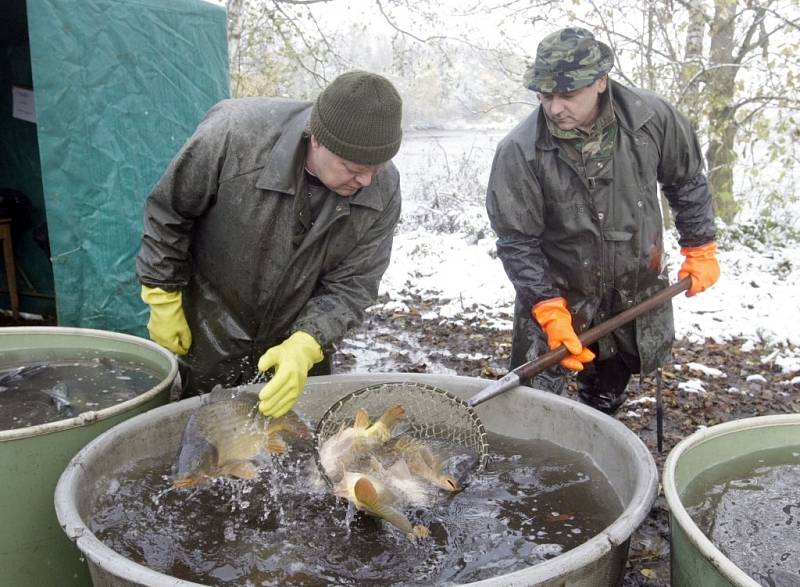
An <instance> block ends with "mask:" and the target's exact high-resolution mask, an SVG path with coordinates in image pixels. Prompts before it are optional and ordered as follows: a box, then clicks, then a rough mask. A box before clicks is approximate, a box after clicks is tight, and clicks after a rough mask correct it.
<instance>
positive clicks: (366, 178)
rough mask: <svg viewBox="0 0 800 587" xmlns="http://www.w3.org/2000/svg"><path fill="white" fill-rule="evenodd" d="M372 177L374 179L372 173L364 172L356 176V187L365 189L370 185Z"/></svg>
mask: <svg viewBox="0 0 800 587" xmlns="http://www.w3.org/2000/svg"><path fill="white" fill-rule="evenodd" d="M373 177H375V172H374V171H364V172H362V173H358V174H356V181H357V182H358V185H360V186H361V187H362V188H365V187H367V186H368V185H369V184H371V183H372V178H373Z"/></svg>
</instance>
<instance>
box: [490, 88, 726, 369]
mask: <svg viewBox="0 0 800 587" xmlns="http://www.w3.org/2000/svg"><path fill="white" fill-rule="evenodd" d="M609 81H610V83H609V88H610V91H611V92H612V98H613V100H612V103H613V105H614V112H615V116H616V119H617V123H618V125H619V128H618V132H617V136H616V139H615V141H616V142H615V147H614V151H613V154H612V155H611V156H610V157H606V158H597V159H594V160H589V161H586V162H585V163H586V172H585V174H582V173H580V171H579V170H578V169H577V168H576V166H575V164H574V163H573V162H572V161H571V160H570V159H569V157H568V156H567V154H566V153H563V152H562V150H561V147H560V145H559V142H558V140H557V139H555V138H554V137H553V136H552V135H551V134H550V132H549V131H548V129H547V124H546V121H545V118H544V113H543V111H542V109H541V108H539V109H537V111H535V112H534V113H533V114H532V115H530V116H529V117H528V118H527V119H525V120H524V121H522V122H521V123H520V124H519V125H518V126H517V127H516V128H515V129H513V130H512V131H511V132H510V133H509V134H508V135H507V136H506V137H505V138H504V139H503V140H502V141H501V142H500V144H499V145H498V147H497V151H496V154H495V159H494V163H493V166H492V172H491V176H490V179H489V187H488V191H487V202H486V205H487V210H488V213H489V217H490V220H491V223H492V227H493V228H494V231H495V233H496V234H497V236H498V241H497V252H498V255H499V256H500V258H501V259H502V261H503V264H504V267H505V269H506V272H507V274H508V275H509V278H510V279H511V282H512V283H513V284H514V287H515V289H516V292H517V304H516V312H515V314H516V315H515V342H517V340H521V338H518V336H517V332H516V331H517V329H519V328H523V327H527V328H532V327H533V319H532V318H531V315H530V311H531V307H532V306H533V305H534V304H536V303H538V302H540V301H542V300H545V299H548V298H552V297H555V296H564V297H565V298H566V299H567V301H568V303H569V307H570V310H571V311H572V314H573V325H574V326H575V330H576V331H577V332H579V333H580V332H582V331H583V330H586V329H587V328H588V327H590V326H591V325H592V324H594V323H600V322H603V321H605V320H606V319H608V318H609V317H611V316H613V315H615V314H618V313H619V312H621V311H623V310H625V309H626V308H628V307H630V306H632V305H634V304H636V303H638V302H640V301H642V300H644V299H645V298H647V297H649V296H651V295H653V294H654V293H655V292H657V291H658V290H660V289H662V288H664V287H666V286H667V285H669V278H668V276H667V274H666V267H665V258H664V243H663V234H662V233H663V230H662V220H661V211H660V205H659V199H658V190H657V183H660V184H661V186H662V190H663V192H664V195H665V196H666V198H667V200H668V201H669V204H670V207H671V208H672V211H673V214H674V218H675V225H676V228H677V230H678V232H679V234H680V244H681V245H682V246H697V245H702V244H705V243H707V242H709V241H711V240H713V239H714V236H715V229H714V219H713V211H712V205H711V194H710V193H709V191H708V187H707V184H706V178H705V175H704V173H703V158H702V154H701V151H700V146H699V144H698V142H697V137H696V136H695V133H694V132H693V130H692V129H691V126H690V124H689V122H688V120H687V119H686V118H685V117H683V116H682V115H681V114H679V113H678V112H677V111H676V110H675V109H674V108H673V107H672V106H671V105H670V104H668V103H667V102H665V101H664V100H663V99H661V98H660V97H658V96H657V95H655V94H653V93H651V92H647V91H644V90H639V89H632V88H627V87H625V86H622V85H620V84H618V83H616V82H613V81H611V80H609ZM673 338H674V326H673V321H672V306H671V304H669V303H667V304H665V305H664V306H662V307H661V308H660V309H657V310H654V311H653V312H650V313H649V314H647V315H645V316H642V317H640V318H639V319H637V320H636V323H635V328H627V329H623V330H621V331H618V332H617V333H616V334H615V335H611V336H608V337H605V338H604V339H602V340H601V341H600V342H599V345H598V346H599V356H598V359H599V360H603V359H605V358H608V357H610V356H612V355H613V354H614V353H616V352H618V347H619V346H622V347H623V348H624V349H625V350H628V351H629V352H631V353H632V354H634V355H635V354H636V353H638V356H639V359H640V361H641V370H642V372H644V373H647V372H650V371H652V370H653V369H655V368H656V367H657V366H658V365H660V364H661V363H662V362H663V361H665V360H666V359H667V358H668V357H669V355H670V351H671V347H672V341H673ZM522 352H523V354H524V352H525V351H524V350H523V351H522ZM517 356H519V354H518V353H517ZM516 362H517V363H520V362H522V361H521V360H517V361H516ZM512 366H514V365H512Z"/></svg>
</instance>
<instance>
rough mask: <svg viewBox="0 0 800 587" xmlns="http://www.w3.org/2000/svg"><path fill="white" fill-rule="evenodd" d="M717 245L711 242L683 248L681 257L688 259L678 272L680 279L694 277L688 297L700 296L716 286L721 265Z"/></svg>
mask: <svg viewBox="0 0 800 587" xmlns="http://www.w3.org/2000/svg"><path fill="white" fill-rule="evenodd" d="M716 252H717V243H715V242H713V241H712V242H710V243H706V244H704V245H700V246H699V247H683V248H681V255H683V256H684V257H686V259H684V261H683V265H681V268H680V271H678V279H683V278H684V277H687V276H691V277H692V285H691V287H690V288H689V291H687V292H686V296H687V297H692V296H695V295H697V294H699V293H700V292H701V291H705V290H707V289H708V288H709V287H711V286H712V285H714V284H715V283H716V282H717V279H719V263H717V255H716Z"/></svg>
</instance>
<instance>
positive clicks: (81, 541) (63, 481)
mask: <svg viewBox="0 0 800 587" xmlns="http://www.w3.org/2000/svg"><path fill="white" fill-rule="evenodd" d="M332 378H333V379H334V381H335V382H345V381H348V380H349V381H352V382H361V381H363V382H364V385H365V386H366V385H369V384H371V383H374V382H390V381H424V382H431V381H432V380H434V379H438V380H439V381H442V380H443V379H446V380H457V381H458V382H460V383H462V384H468V385H475V384H476V382H477V383H478V384H479V387H478V389H476V390H475V391H476V392H477V391H479V390H480V389H481V388H482V387H484V386H485V385H487V382H488V383H491V381H489V380H484V379H479V378H475V377H466V376H459V375H438V374H423V373H363V374H341V375H326V376H318V377H309V378H308V383H307V384H311V383H314V384H320V385H322V384H324V383H325V381H328V380H330V379H332ZM367 382H369V383H367ZM507 393H517V394H523V395H528V396H535V397H537V398H539V400H542V399H543V400H545V401H546V402H548V403H555V404H561V405H562V407H563V409H571V410H575V411H577V412H579V413H580V414H581V416H582V417H588V418H591V419H599V420H601V421H602V422H603V423H604V424H605V425H607V426H609V427H610V429H609V432H614V433H616V434H617V435H618V436H622V437H623V438H624V439H625V440H628V441H629V442H628V443H626V444H627V445H628V446H629V447H630V448H631V454H630V460H631V461H633V462H634V463H637V465H636V467H635V470H636V472H637V479H636V484H635V487H634V489H633V490H632V491H631V497H630V502H629V504H628V506H627V507H625V508H624V509H623V510H622V512H620V514H619V515H618V516H617V518H616V519H615V520H614V521H613V522H612V523H611V524H609V525H608V526H607V527H606V528H604V529H603V530H601V531H600V532H599V533H598V534H596V535H595V536H594V537H592V538H590V539H589V540H587V541H586V542H584V543H583V544H581V545H579V546H576V547H575V548H572V549H570V550H568V551H566V552H565V553H564V554H561V555H558V556H556V557H554V558H552V559H549V560H546V561H544V562H541V563H538V564H536V565H533V566H530V567H525V568H523V569H519V570H517V571H513V572H511V573H506V574H503V575H498V576H495V577H490V578H487V579H483V580H480V581H475V582H471V583H463V584H462V585H472V586H489V585H495V586H496V585H504V586H511V585H530V584H532V583H534V582H536V583H540V582H545V581H552V580H554V579H558V578H559V577H561V576H563V575H566V574H568V573H570V572H572V571H574V570H577V569H580V568H584V567H586V566H588V565H590V564H591V563H592V562H594V561H597V560H599V559H601V558H602V557H603V556H605V555H607V554H608V553H610V552H611V551H612V550H613V549H615V548H617V547H621V546H622V545H623V544H624V543H625V542H626V541H628V540H629V539H630V538H631V536H632V535H633V533H634V532H635V531H636V529H637V528H638V527H639V526H640V525H641V523H642V522H643V521H644V519H645V518H646V517H647V515H648V514H649V513H650V510H651V508H652V505H653V503H654V501H655V498H656V495H657V492H658V469H657V467H656V464H655V460H654V459H653V455H652V454H651V453H650V451H649V450H648V449H647V447H646V446H645V445H644V443H643V442H642V440H641V439H640V438H639V437H638V436H637V435H636V434H635V433H634V432H633V431H632V430H630V429H629V428H628V427H627V426H625V425H624V424H623V423H622V422H620V421H619V420H617V419H616V418H612V417H610V416H608V415H606V414H604V413H602V412H600V411H598V410H595V409H594V408H591V407H589V406H587V405H584V404H581V403H579V402H577V401H574V400H571V399H567V398H565V397H561V396H558V395H555V394H553V393H548V392H545V391H541V390H538V389H533V388H530V387H525V386H519V387H516V388H514V389H513V390H509V392H507ZM201 400H202V398H201V397H199V396H198V397H193V398H189V399H185V400H181V401H180V402H173V403H170V404H167V405H165V406H160V407H158V408H154V409H153V410H150V411H149V412H147V413H145V414H139V415H138V416H134V417H133V418H129V419H128V420H125V421H124V422H122V423H120V424H118V425H116V426H114V427H113V428H111V429H110V430H107V431H106V432H104V433H103V434H101V435H99V436H97V437H96V438H95V439H94V440H92V441H91V442H89V443H88V444H87V445H86V446H85V447H83V448H82V449H81V451H80V452H79V453H78V454H77V455H75V457H74V458H73V459H72V460H71V461H70V463H69V465H67V468H66V469H65V470H64V472H63V473H62V475H61V477H60V479H59V481H58V484H57V486H56V491H55V509H56V515H57V517H58V520H59V523H60V525H61V527H62V529H63V530H64V532H65V533H66V534H67V536H68V537H69V538H70V539H72V540H73V541H74V542H75V543H76V545H77V546H78V548H79V549H80V550H81V552H82V553H83V554H84V556H86V557H87V558H89V559H91V560H92V561H93V562H94V563H96V564H98V566H100V567H101V568H102V569H103V571H105V572H111V573H120V575H119V576H123V577H125V578H126V579H127V580H134V581H142V582H143V584H145V585H149V586H153V587H189V586H200V587H203V585H204V584H202V583H194V582H191V581H188V580H185V579H179V578H177V577H172V576H170V575H166V574H164V573H160V572H158V571H155V570H153V569H150V568H149V567H146V566H144V565H142V564H140V563H137V562H134V561H132V560H130V559H128V558H126V557H124V556H123V555H121V554H119V553H118V552H116V551H114V550H113V549H111V548H110V547H108V546H106V545H105V544H104V543H103V542H102V541H100V539H98V538H97V537H96V536H95V535H94V533H93V532H92V531H91V530H90V529H89V528H88V527H87V526H86V524H85V523H84V521H83V519H82V518H81V516H80V514H79V513H78V511H77V507H76V500H75V499H74V496H75V495H76V494H77V491H78V484H79V482H80V477H81V476H82V475H83V473H84V470H85V469H84V465H83V461H85V460H89V461H91V460H93V459H94V458H95V457H96V456H97V454H96V453H99V452H102V445H103V444H104V443H105V442H106V441H107V440H108V438H110V437H112V436H116V435H122V434H125V433H127V432H128V431H129V429H133V430H131V431H135V429H137V428H140V427H141V426H143V425H144V424H145V423H146V421H147V420H148V419H151V418H153V417H154V416H164V417H168V416H170V415H175V414H177V413H180V412H183V411H185V410H187V409H191V408H193V407H197V406H199V405H200V402H201ZM192 404H197V406H195V405H192ZM479 409H480V408H478V410H479Z"/></svg>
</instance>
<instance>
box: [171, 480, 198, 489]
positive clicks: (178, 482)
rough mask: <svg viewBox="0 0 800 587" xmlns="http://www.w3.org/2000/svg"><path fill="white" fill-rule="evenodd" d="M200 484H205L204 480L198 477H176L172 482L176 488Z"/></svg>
mask: <svg viewBox="0 0 800 587" xmlns="http://www.w3.org/2000/svg"><path fill="white" fill-rule="evenodd" d="M198 485H203V480H202V479H199V478H196V477H183V478H181V479H175V481H173V482H172V486H173V487H174V488H175V489H185V488H187V487H197V486H198Z"/></svg>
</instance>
